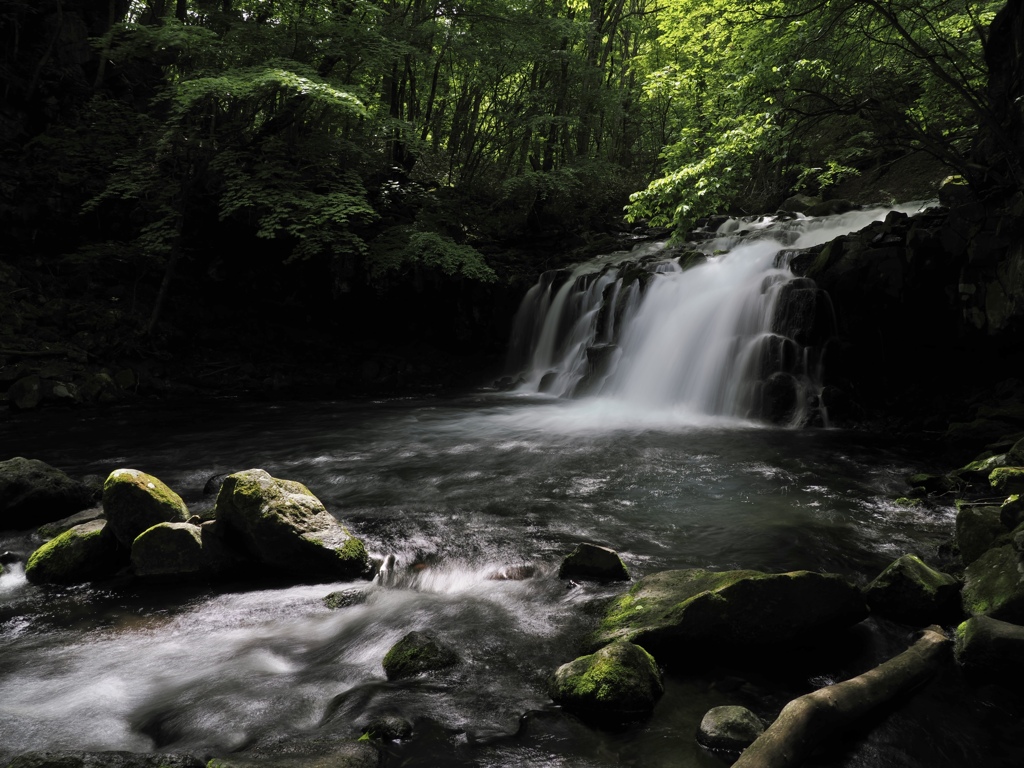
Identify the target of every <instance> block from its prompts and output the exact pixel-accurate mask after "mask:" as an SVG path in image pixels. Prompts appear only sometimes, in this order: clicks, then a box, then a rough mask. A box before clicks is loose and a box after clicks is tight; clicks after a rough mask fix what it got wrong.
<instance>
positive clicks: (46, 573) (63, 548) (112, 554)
mask: <svg viewBox="0 0 1024 768" xmlns="http://www.w3.org/2000/svg"><path fill="white" fill-rule="evenodd" d="M122 565H123V558H122V557H121V556H120V554H119V552H118V547H117V541H116V540H115V539H114V537H113V536H112V535H111V533H110V531H108V530H107V526H106V524H105V523H104V521H102V520H94V521H92V522H91V523H83V524H82V525H76V526H75V527H74V528H72V529H70V530H68V531H65V532H64V533H62V534H61V535H60V536H58V537H57V538H55V539H53V540H51V541H48V542H46V543H45V544H43V546H41V547H40V548H39V549H37V550H36V551H35V552H33V553H32V554H31V556H30V557H29V559H28V563H26V564H25V578H26V579H28V580H29V582H31V583H32V584H80V583H82V582H86V581H92V580H93V579H98V578H102V577H104V576H110V575H112V574H114V573H116V572H117V570H118V569H119V568H121V566H122Z"/></svg>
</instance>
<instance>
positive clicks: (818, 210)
mask: <svg viewBox="0 0 1024 768" xmlns="http://www.w3.org/2000/svg"><path fill="white" fill-rule="evenodd" d="M859 207H860V206H858V205H857V204H856V203H852V202H850V201H849V200H841V199H840V200H825V201H823V202H820V203H817V204H816V205H812V206H811V207H810V208H808V209H807V210H806V211H804V213H806V214H807V215H808V216H837V215H838V214H840V213H846V212H847V211H854V210H856V209H857V208H859Z"/></svg>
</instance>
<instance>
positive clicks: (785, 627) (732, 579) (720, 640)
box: [586, 568, 868, 657]
mask: <svg viewBox="0 0 1024 768" xmlns="http://www.w3.org/2000/svg"><path fill="white" fill-rule="evenodd" d="M867 615H868V609H867V605H866V604H865V602H864V597H863V595H862V594H861V593H860V590H858V589H857V588H856V587H854V586H853V585H852V584H850V583H849V582H847V581H846V580H845V579H843V578H842V577H841V576H837V575H835V574H821V573H812V572H810V571H793V572H791V573H778V574H769V573H762V572H760V571H721V572H716V571H707V570H704V569H701V568H693V569H688V570H678V571H662V572H660V573H655V574H651V575H650V576H645V577H644V578H643V579H641V580H640V581H638V582H637V583H636V584H635V585H634V586H633V588H632V589H630V590H629V592H627V593H626V594H625V595H623V596H622V597H620V598H618V599H617V600H615V601H614V602H613V603H612V604H611V605H610V606H609V608H608V610H607V612H606V614H605V617H604V619H603V621H602V622H601V624H600V625H599V626H598V628H597V630H596V631H595V632H594V633H593V635H591V637H590V639H589V640H588V642H587V644H586V647H588V648H599V647H601V646H603V645H605V644H607V643H610V642H612V641H613V640H618V639H625V640H630V641H631V642H634V643H637V644H638V645H642V646H643V647H644V648H647V649H648V650H650V651H651V652H652V653H654V654H655V656H659V657H660V654H665V655H666V656H670V655H671V654H673V653H678V651H679V647H680V643H691V644H696V645H701V646H706V647H710V648H715V647H722V648H725V647H738V646H766V645H778V644H782V643H792V642H804V641H806V642H812V641H813V640H814V639H815V638H816V637H817V636H819V635H821V634H822V633H825V632H829V631H834V630H837V629H841V628H843V627H847V626H850V625H852V624H856V623H857V622H859V621H861V620H862V619H864V618H865V617H866V616H867Z"/></svg>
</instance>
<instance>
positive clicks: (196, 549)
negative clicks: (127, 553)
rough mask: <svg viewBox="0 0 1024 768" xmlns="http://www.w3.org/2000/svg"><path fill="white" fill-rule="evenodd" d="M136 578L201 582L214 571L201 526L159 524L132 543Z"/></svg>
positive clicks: (133, 566) (132, 557) (132, 558)
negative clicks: (209, 565) (206, 554)
mask: <svg viewBox="0 0 1024 768" xmlns="http://www.w3.org/2000/svg"><path fill="white" fill-rule="evenodd" d="M131 561H132V568H134V570H135V575H136V576H140V577H142V578H146V579H152V580H170V579H174V580H178V579H188V578H198V577H201V576H203V575H204V574H206V573H208V572H209V571H210V570H211V569H210V568H209V567H208V566H207V563H206V556H205V553H204V552H203V535H202V530H201V529H200V527H199V526H198V525H191V524H189V523H157V524H156V525H154V526H153V527H152V528H147V529H146V530H144V531H143V532H142V533H140V534H139V535H138V536H137V537H136V538H135V541H134V542H132V554H131Z"/></svg>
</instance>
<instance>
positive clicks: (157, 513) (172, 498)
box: [103, 469, 189, 550]
mask: <svg viewBox="0 0 1024 768" xmlns="http://www.w3.org/2000/svg"><path fill="white" fill-rule="evenodd" d="M103 510H104V511H105V512H106V515H107V521H108V522H109V524H110V528H111V531H112V532H113V534H114V536H115V537H116V538H117V540H118V541H119V542H120V543H121V544H122V545H123V546H124V547H125V548H126V549H129V550H130V549H131V546H132V542H134V541H135V539H136V537H137V536H138V535H139V534H140V533H142V532H143V531H145V530H146V529H147V528H152V527H153V526H154V525H157V524H158V523H184V522H185V521H186V520H188V518H189V512H188V507H187V506H185V502H184V501H182V500H181V497H180V496H179V495H178V494H176V493H175V492H174V491H172V490H171V489H170V488H168V487H167V486H166V485H164V483H162V482H161V481H160V480H159V479H157V478H155V477H153V476H152V475H147V474H146V473H145V472H140V471H139V470H137V469H115V470H114V471H113V472H111V473H110V475H109V476H108V477H107V480H106V482H104V483H103Z"/></svg>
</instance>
